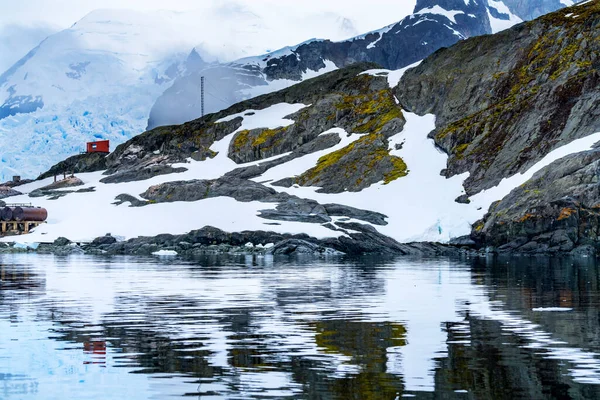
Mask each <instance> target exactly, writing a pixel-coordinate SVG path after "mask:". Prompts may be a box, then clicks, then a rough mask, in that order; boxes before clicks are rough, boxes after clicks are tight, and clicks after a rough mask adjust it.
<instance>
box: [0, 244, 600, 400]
mask: <svg viewBox="0 0 600 400" xmlns="http://www.w3.org/2000/svg"><path fill="white" fill-rule="evenodd" d="M0 278H1V281H0V332H2V334H1V335H0V397H1V398H3V399H4V398H6V399H20V398H39V399H64V398H79V399H100V398H107V394H110V396H112V397H111V398H127V399H147V398H167V397H180V396H182V395H188V396H194V397H198V398H203V399H204V398H233V399H235V398H239V399H247V398H264V397H269V398H310V399H396V398H402V397H417V398H427V399H430V398H459V399H462V398H524V399H525V398H527V399H530V398H556V399H562V398H574V399H579V398H581V399H586V398H600V387H599V386H597V384H598V383H600V358H599V356H598V353H599V352H600V343H599V340H600V339H599V338H600V319H599V315H600V313H599V311H600V308H599V306H600V298H599V296H600V291H599V273H598V267H597V266H596V264H595V262H594V261H593V260H585V259H584V260H556V259H554V260H544V259H512V260H511V259H508V260H504V259H477V260H455V261H450V260H439V259H437V260H436V259H433V260H406V259H399V260H394V259H386V258H363V259H358V260H357V259H334V260H320V261H319V260H314V259H294V260H292V259H283V260H279V259H277V260H274V259H273V258H267V257H244V256H241V257H233V256H222V257H216V256H214V257H204V258H201V259H198V260H193V261H186V262H183V261H181V260H155V259H139V258H137V259H135V258H125V257H121V258H92V257H70V258H59V257H53V256H35V255H14V256H3V258H2V259H1V263H0ZM557 307H559V308H561V309H572V311H569V312H539V311H534V309H535V310H538V309H541V310H548V309H552V308H557ZM115 396H116V397H115Z"/></svg>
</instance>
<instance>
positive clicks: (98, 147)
mask: <svg viewBox="0 0 600 400" xmlns="http://www.w3.org/2000/svg"><path fill="white" fill-rule="evenodd" d="M86 153H110V141H109V140H99V141H96V142H88V144H87V149H86Z"/></svg>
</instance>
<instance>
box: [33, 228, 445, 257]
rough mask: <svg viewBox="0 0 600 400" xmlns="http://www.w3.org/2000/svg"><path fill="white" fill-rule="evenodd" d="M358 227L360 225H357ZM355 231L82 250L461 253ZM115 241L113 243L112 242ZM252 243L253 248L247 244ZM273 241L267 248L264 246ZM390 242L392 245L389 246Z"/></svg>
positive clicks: (216, 236) (150, 241)
mask: <svg viewBox="0 0 600 400" xmlns="http://www.w3.org/2000/svg"><path fill="white" fill-rule="evenodd" d="M354 228H359V229H362V228H360V225H359V224H357V226H355V227H354ZM365 232H367V233H361V234H355V236H354V235H352V236H350V237H345V236H342V237H340V238H330V239H323V240H319V239H316V238H313V237H310V236H308V235H304V234H301V235H289V234H278V233H274V232H265V231H251V232H250V231H244V232H237V233H227V232H223V231H221V230H219V229H217V228H213V227H210V226H207V227H204V228H202V229H199V230H195V231H192V232H190V233H187V234H185V235H167V234H164V235H158V236H155V237H139V238H135V239H131V240H128V241H125V242H116V241H114V242H113V241H112V239H114V238H111V237H110V236H104V237H101V238H97V239H95V240H94V242H93V243H91V244H89V245H83V246H82V247H81V251H84V252H85V253H87V254H133V255H150V254H152V253H153V252H156V251H159V250H173V251H176V252H177V253H178V254H179V255H182V256H193V255H200V254H214V253H256V252H258V253H270V254H274V255H297V254H308V255H317V256H321V255H341V254H349V255H361V254H369V253H371V254H372V253H377V254H395V255H450V254H457V251H456V250H455V249H453V248H451V247H447V246H441V245H436V244H410V245H400V244H398V243H396V242H394V241H392V240H391V239H389V238H386V237H385V236H381V235H380V236H379V237H378V236H377V234H376V233H375V232H368V229H367V230H366V231H365ZM110 242H112V243H110ZM247 244H252V245H253V246H252V247H247V246H246V245H247ZM267 244H271V245H272V247H270V248H267V247H266V246H264V245H267ZM386 245H388V246H387V247H386ZM71 247H73V245H72V244H67V245H65V246H56V245H47V246H45V248H44V249H43V251H44V252H54V253H57V252H58V253H63V252H70V251H72V249H71Z"/></svg>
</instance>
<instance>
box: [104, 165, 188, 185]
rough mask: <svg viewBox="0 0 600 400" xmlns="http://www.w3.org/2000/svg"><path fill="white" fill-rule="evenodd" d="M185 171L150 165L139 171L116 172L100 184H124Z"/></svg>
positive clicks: (183, 169)
mask: <svg viewBox="0 0 600 400" xmlns="http://www.w3.org/2000/svg"><path fill="white" fill-rule="evenodd" d="M185 171H187V168H183V167H179V168H173V167H171V166H170V165H151V166H148V167H142V168H140V169H137V168H136V169H128V170H125V171H118V172H116V173H114V174H112V175H110V176H107V177H106V178H102V179H100V182H102V183H124V182H133V181H143V180H146V179H150V178H154V177H155V176H159V175H168V174H176V173H181V172H185Z"/></svg>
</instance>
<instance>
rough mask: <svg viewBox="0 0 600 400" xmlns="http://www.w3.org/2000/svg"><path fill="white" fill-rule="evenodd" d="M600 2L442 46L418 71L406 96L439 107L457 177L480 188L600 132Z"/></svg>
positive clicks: (401, 95) (440, 128) (428, 109)
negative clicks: (461, 177)
mask: <svg viewBox="0 0 600 400" xmlns="http://www.w3.org/2000/svg"><path fill="white" fill-rule="evenodd" d="M598 54H600V3H599V2H598V1H591V2H586V3H584V4H582V5H580V6H576V7H571V8H568V9H565V10H560V11H557V12H555V13H552V14H548V15H546V16H543V17H541V18H539V19H538V20H535V21H532V22H528V23H525V24H522V25H519V26H517V27H514V28H512V29H509V30H507V31H504V32H501V33H499V34H497V35H493V36H483V37H477V38H472V39H468V40H465V41H464V42H461V43H458V44H457V45H455V46H453V47H451V48H449V49H442V50H440V51H438V52H436V53H435V54H433V55H432V56H431V57H429V58H427V59H426V60H425V61H424V62H423V63H422V64H421V65H420V66H418V67H417V68H414V69H412V70H410V71H408V72H407V73H406V74H405V75H404V77H403V79H402V80H401V81H400V83H399V85H398V87H397V89H396V95H397V97H398V99H399V100H400V102H401V104H402V105H403V106H404V108H405V109H407V110H409V111H412V112H416V113H418V114H425V113H434V114H435V115H436V117H437V121H436V125H437V129H436V131H435V132H433V133H432V137H433V138H434V139H435V141H436V143H437V144H438V145H439V146H440V147H441V148H442V149H444V150H445V151H446V152H447V153H448V154H449V155H450V160H449V162H448V169H447V170H446V175H447V176H448V177H450V176H454V175H458V174H461V173H464V172H469V173H470V177H469V178H468V179H467V181H466V184H465V189H466V191H467V194H469V195H472V194H475V193H478V192H480V191H481V190H483V189H487V188H490V187H492V186H495V185H497V184H498V183H499V182H500V180H501V179H502V178H504V177H507V176H511V175H514V174H516V173H518V172H523V171H525V170H527V169H528V168H530V167H531V166H532V165H534V164H535V163H536V162H538V161H539V160H540V159H541V158H543V157H544V156H545V155H546V154H548V153H549V152H550V151H552V150H554V149H556V148H557V147H560V146H562V145H564V144H567V143H569V142H571V141H572V140H574V139H577V138H581V137H584V136H587V135H590V134H592V133H595V132H598V131H600V74H599V72H598V71H599V69H600V57H599V56H598Z"/></svg>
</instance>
